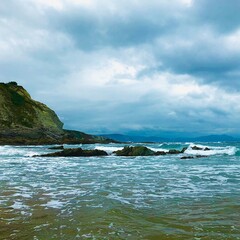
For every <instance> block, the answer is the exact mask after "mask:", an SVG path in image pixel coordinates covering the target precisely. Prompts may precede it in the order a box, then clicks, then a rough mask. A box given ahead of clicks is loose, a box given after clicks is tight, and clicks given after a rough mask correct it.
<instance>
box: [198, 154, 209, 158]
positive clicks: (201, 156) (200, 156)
mask: <svg viewBox="0 0 240 240" xmlns="http://www.w3.org/2000/svg"><path fill="white" fill-rule="evenodd" d="M205 157H208V156H206V155H197V156H196V158H205Z"/></svg>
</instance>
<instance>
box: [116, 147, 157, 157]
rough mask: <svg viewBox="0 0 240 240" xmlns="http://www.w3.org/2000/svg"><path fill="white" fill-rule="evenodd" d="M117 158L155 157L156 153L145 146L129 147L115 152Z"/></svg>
mask: <svg viewBox="0 0 240 240" xmlns="http://www.w3.org/2000/svg"><path fill="white" fill-rule="evenodd" d="M113 153H115V154H116V155H117V156H153V155H155V152H154V151H152V150H151V149H149V148H147V147H144V146H136V147H129V146H126V147H124V148H123V149H122V150H118V151H115V152H113Z"/></svg>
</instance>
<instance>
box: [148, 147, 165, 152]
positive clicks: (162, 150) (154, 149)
mask: <svg viewBox="0 0 240 240" xmlns="http://www.w3.org/2000/svg"><path fill="white" fill-rule="evenodd" d="M148 148H149V149H151V150H153V151H156V152H158V151H159V152H168V151H169V149H164V148H153V147H148Z"/></svg>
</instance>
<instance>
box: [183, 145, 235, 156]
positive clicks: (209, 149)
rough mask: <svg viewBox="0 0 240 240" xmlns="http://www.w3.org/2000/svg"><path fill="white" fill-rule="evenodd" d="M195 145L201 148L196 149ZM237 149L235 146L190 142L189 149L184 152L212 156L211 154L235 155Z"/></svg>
mask: <svg viewBox="0 0 240 240" xmlns="http://www.w3.org/2000/svg"><path fill="white" fill-rule="evenodd" d="M194 147H197V148H199V150H196V149H194ZM200 148H201V150H200ZM204 149H205V150H204ZM237 151H238V149H237V148H236V147H234V146H226V147H216V146H207V145H201V144H194V143H190V145H189V146H188V148H187V150H186V151H185V152H184V153H186V154H190V155H205V156H211V155H235V154H236V153H237Z"/></svg>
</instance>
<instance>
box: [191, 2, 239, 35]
mask: <svg viewBox="0 0 240 240" xmlns="http://www.w3.org/2000/svg"><path fill="white" fill-rule="evenodd" d="M239 9H240V1H239V0H231V1H227V0H210V1H209V0H195V1H194V14H195V16H196V19H197V21H199V22H200V24H210V25H211V26H212V27H214V28H216V29H217V30H218V31H219V32H222V33H223V34H224V33H226V32H231V31H234V30H236V29H238V28H239V25H240V15H239Z"/></svg>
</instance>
